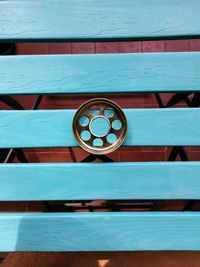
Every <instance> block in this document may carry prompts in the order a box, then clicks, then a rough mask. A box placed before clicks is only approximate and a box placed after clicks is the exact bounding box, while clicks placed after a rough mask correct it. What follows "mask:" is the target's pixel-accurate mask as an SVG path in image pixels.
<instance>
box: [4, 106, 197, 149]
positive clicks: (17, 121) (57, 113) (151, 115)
mask: <svg viewBox="0 0 200 267" xmlns="http://www.w3.org/2000/svg"><path fill="white" fill-rule="evenodd" d="M75 112H76V111H75V110H34V111H31V110H29V111H27V110H26V111H1V112H0V129H1V131H0V147H2V148H10V147H14V148H17V147H24V148H25V147H27V148H28V147H71V146H72V147H73V146H78V144H77V143H76V141H75V138H74V135H73V132H72V120H73V117H74V114H75ZM124 113H125V115H126V117H127V121H128V133H127V137H126V140H125V141H124V144H123V145H125V146H162V145H163V146H171V145H185V146H194V145H196V146H198V145H200V138H199V136H200V125H199V115H200V109H198V108H193V109H185V108H182V109H162V110H159V109H124ZM99 127H100V126H99ZM96 129H98V128H96Z"/></svg>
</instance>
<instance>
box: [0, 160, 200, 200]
mask: <svg viewBox="0 0 200 267" xmlns="http://www.w3.org/2000/svg"><path fill="white" fill-rule="evenodd" d="M199 173H200V162H162V163H161V162H150V163H147V162H145V163H133V162H131V163H110V164H107V163H95V164H94V163H63V164H62V163H51V164H42V163H41V164H0V188H3V190H1V192H0V201H25V200H29V201H32V200H38V201H39V200H98V199H100V200H112V199H122V200H123V199H199V197H200V179H199Z"/></svg>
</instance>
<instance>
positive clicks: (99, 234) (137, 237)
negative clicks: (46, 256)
mask: <svg viewBox="0 0 200 267" xmlns="http://www.w3.org/2000/svg"><path fill="white" fill-rule="evenodd" d="M199 220H200V214H199V213H193V212H184V213H177V212H155V213H154V212H145V213H141V212H124V213H118V212H114V213H110V212H106V213H104V212H98V213H95V212H94V213H85V212H83V213H68V214H67V213H46V214H44V213H35V214H23V213H22V214H17V213H15V214H9V213H7V214H4V213H3V214H0V251H51V252H53V251H130V250H200V231H199Z"/></svg>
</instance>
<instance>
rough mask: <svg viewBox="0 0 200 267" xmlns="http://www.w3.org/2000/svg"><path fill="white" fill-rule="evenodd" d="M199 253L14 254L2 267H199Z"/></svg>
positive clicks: (10, 255)
mask: <svg viewBox="0 0 200 267" xmlns="http://www.w3.org/2000/svg"><path fill="white" fill-rule="evenodd" d="M199 265H200V252H199V251H156V252H155V251H151V252H150V251H139V252H138V251H134V252H133V251H132V252H66V253H63V252H61V253H58V252H57V253H56V252H54V253H51V252H18V253H17V252H13V253H10V254H9V255H8V256H7V258H6V260H5V261H4V262H3V264H2V266H1V267H27V266H29V267H57V266H59V267H66V266H67V267H155V266H156V267H172V266H173V267H188V266H190V267H199Z"/></svg>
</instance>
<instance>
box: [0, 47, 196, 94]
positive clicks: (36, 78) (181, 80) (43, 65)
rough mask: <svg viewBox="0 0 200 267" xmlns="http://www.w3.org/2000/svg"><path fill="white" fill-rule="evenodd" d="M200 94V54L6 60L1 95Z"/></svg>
mask: <svg viewBox="0 0 200 267" xmlns="http://www.w3.org/2000/svg"><path fill="white" fill-rule="evenodd" d="M182 91H200V53H199V52H193V53H144V54H101V55H99V54H96V55H62V56H57V55H49V56H12V57H9V56H7V57H0V94H52V93H56V94H59V93H72V94H80V93H129V92H182Z"/></svg>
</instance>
